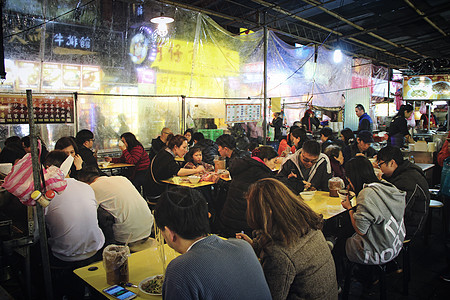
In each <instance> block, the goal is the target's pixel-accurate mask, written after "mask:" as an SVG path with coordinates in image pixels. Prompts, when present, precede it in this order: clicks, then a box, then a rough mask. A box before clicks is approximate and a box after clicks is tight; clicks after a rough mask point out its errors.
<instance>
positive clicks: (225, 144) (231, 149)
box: [216, 134, 250, 169]
mask: <svg viewBox="0 0 450 300" xmlns="http://www.w3.org/2000/svg"><path fill="white" fill-rule="evenodd" d="M216 143H217V145H218V146H219V149H218V150H219V154H220V156H222V157H226V160H227V169H228V168H230V167H231V165H232V164H233V161H234V160H235V159H236V158H244V157H249V156H250V155H249V153H248V151H244V150H240V149H238V148H237V147H236V140H235V139H234V137H233V136H231V135H229V134H222V135H221V136H219V137H218V138H217V140H216Z"/></svg>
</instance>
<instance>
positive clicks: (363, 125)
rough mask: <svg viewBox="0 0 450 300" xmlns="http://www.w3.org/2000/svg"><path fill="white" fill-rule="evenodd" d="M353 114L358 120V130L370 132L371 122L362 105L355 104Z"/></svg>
mask: <svg viewBox="0 0 450 300" xmlns="http://www.w3.org/2000/svg"><path fill="white" fill-rule="evenodd" d="M355 113H356V115H357V116H358V118H359V124H358V130H357V132H360V131H361V130H367V131H370V132H372V127H373V121H372V118H371V117H370V116H369V115H368V114H367V113H366V110H365V109H364V106H363V105H362V104H357V105H356V107H355Z"/></svg>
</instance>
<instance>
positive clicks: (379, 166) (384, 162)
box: [377, 161, 387, 168]
mask: <svg viewBox="0 0 450 300" xmlns="http://www.w3.org/2000/svg"><path fill="white" fill-rule="evenodd" d="M383 164H386V166H387V161H382V162H379V163H377V165H378V168H381V166H382V165H383Z"/></svg>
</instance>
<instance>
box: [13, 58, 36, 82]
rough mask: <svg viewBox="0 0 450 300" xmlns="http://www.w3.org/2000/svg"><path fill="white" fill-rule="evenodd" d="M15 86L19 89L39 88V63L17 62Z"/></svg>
mask: <svg viewBox="0 0 450 300" xmlns="http://www.w3.org/2000/svg"><path fill="white" fill-rule="evenodd" d="M17 85H18V86H19V88H20V89H37V88H38V86H39V63H37V62H29V61H18V62H17Z"/></svg>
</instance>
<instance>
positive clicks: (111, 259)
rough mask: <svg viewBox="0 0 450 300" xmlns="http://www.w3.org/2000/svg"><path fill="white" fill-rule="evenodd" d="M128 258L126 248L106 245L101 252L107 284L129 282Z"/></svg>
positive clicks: (128, 250)
mask: <svg viewBox="0 0 450 300" xmlns="http://www.w3.org/2000/svg"><path fill="white" fill-rule="evenodd" d="M128 256H130V248H128V246H121V245H108V246H106V248H105V250H103V266H104V267H105V271H106V282H107V283H108V284H110V285H113V284H121V283H128V282H129V280H130V278H129V277H130V273H129V270H128Z"/></svg>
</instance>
